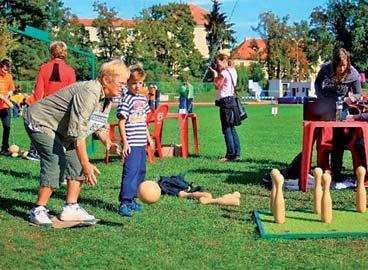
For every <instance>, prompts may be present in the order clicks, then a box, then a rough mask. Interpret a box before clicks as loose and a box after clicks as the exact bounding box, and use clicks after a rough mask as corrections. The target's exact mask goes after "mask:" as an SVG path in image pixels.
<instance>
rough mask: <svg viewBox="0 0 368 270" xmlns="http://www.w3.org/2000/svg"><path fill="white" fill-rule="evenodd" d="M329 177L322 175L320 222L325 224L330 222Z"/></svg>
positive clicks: (326, 174) (325, 174) (328, 175)
mask: <svg viewBox="0 0 368 270" xmlns="http://www.w3.org/2000/svg"><path fill="white" fill-rule="evenodd" d="M330 184H331V175H330V174H328V173H324V174H322V189H323V194H322V204H321V220H322V221H323V222H325V223H331V222H332V199H331V193H330Z"/></svg>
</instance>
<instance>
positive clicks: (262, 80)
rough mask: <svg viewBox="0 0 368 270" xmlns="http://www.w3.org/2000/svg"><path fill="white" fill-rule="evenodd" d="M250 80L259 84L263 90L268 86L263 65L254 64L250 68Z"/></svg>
mask: <svg viewBox="0 0 368 270" xmlns="http://www.w3.org/2000/svg"><path fill="white" fill-rule="evenodd" d="M248 74H249V79H250V80H253V81H254V82H258V83H259V85H260V86H261V87H262V88H265V87H266V85H267V80H266V74H265V72H264V70H263V65H262V64H261V63H259V62H254V63H252V64H250V66H249V71H248Z"/></svg>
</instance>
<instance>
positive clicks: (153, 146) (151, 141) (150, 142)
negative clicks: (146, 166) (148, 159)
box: [147, 137, 155, 150]
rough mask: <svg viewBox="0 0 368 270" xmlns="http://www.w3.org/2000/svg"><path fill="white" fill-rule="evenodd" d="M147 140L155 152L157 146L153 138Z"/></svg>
mask: <svg viewBox="0 0 368 270" xmlns="http://www.w3.org/2000/svg"><path fill="white" fill-rule="evenodd" d="M147 140H148V144H149V147H150V148H151V149H152V150H155V144H154V142H153V140H152V138H151V137H148V138H147Z"/></svg>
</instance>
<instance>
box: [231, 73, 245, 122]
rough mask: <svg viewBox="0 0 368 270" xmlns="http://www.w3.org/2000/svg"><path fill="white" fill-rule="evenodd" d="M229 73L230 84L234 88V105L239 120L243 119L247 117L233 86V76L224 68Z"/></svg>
mask: <svg viewBox="0 0 368 270" xmlns="http://www.w3.org/2000/svg"><path fill="white" fill-rule="evenodd" d="M226 71H227V72H228V73H229V75H230V78H231V84H232V85H233V88H234V93H235V104H236V107H237V109H238V112H239V117H240V120H241V121H243V120H245V119H247V118H248V114H247V112H246V111H245V108H244V106H243V105H242V104H241V102H240V99H239V97H238V93H237V91H236V87H235V84H234V81H233V76H231V73H230V71H229V70H226Z"/></svg>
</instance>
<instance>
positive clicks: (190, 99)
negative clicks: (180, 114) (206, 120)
mask: <svg viewBox="0 0 368 270" xmlns="http://www.w3.org/2000/svg"><path fill="white" fill-rule="evenodd" d="M187 88H188V98H187V112H188V113H191V112H192V109H193V99H194V87H193V85H191V84H190V82H189V80H187Z"/></svg>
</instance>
